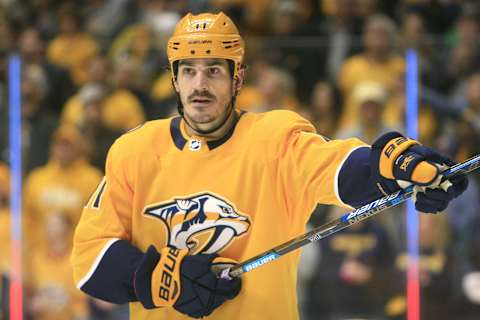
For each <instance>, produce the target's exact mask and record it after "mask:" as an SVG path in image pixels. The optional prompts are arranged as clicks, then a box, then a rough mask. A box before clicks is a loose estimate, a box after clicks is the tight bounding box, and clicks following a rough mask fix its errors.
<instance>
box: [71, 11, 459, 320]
mask: <svg viewBox="0 0 480 320" xmlns="http://www.w3.org/2000/svg"><path fill="white" fill-rule="evenodd" d="M167 54H168V58H169V61H170V65H171V72H172V80H173V85H174V87H175V90H176V91H177V94H178V97H179V101H178V106H179V113H180V116H178V117H173V118H170V119H165V120H157V121H150V122H147V123H146V124H144V125H143V126H141V127H139V128H137V129H136V130H133V131H131V132H129V133H127V134H125V135H123V136H122V137H121V138H119V139H118V140H117V141H116V142H115V143H114V144H113V146H112V147H111V149H110V151H109V155H108V158H107V162H106V176H105V179H104V180H103V181H102V182H101V183H100V185H99V186H98V188H97V190H96V192H95V193H94V194H93V196H92V197H91V199H90V201H89V202H88V203H87V205H86V207H85V209H84V212H83V214H82V218H81V221H80V223H79V225H78V227H77V230H76V234H75V239H74V249H73V253H72V263H73V267H74V274H75V280H76V282H77V286H78V287H79V288H80V289H81V290H83V291H84V292H86V293H88V294H90V295H92V296H94V297H97V298H100V299H103V300H106V301H110V302H114V303H126V302H130V312H131V319H186V318H188V317H194V318H200V317H204V316H208V319H298V311H297V300H296V295H295V292H296V288H295V286H296V267H297V263H298V259H299V252H296V253H292V254H290V255H287V256H285V257H282V258H281V259H278V260H276V261H275V262H273V263H270V264H268V265H267V266H264V267H262V268H259V269H257V270H255V271H253V272H251V273H248V275H245V276H244V277H242V279H233V280H225V279H218V278H217V277H216V275H215V274H214V273H213V272H211V271H210V270H211V268H212V265H213V264H217V263H234V262H235V261H243V260H245V259H247V258H250V257H252V256H254V255H256V254H258V253H260V252H262V251H264V250H266V249H268V248H271V247H273V246H275V245H278V244H279V243H282V242H284V241H285V240H287V239H289V238H292V237H293V236H296V235H298V234H301V233H303V232H304V227H305V223H306V221H307V220H308V219H309V215H310V213H311V212H312V209H313V208H314V207H315V205H316V204H317V203H323V204H333V205H338V206H343V207H347V208H351V207H358V206H361V205H362V204H364V203H367V202H369V201H372V200H373V199H375V198H378V197H381V196H383V195H384V194H387V193H390V192H393V191H395V190H398V189H399V188H400V186H399V183H397V181H400V180H401V181H402V182H403V183H400V184H404V183H407V182H409V183H414V184H416V185H420V186H430V188H428V189H426V191H425V192H418V193H417V195H416V206H417V208H418V209H419V210H421V211H425V212H438V211H441V210H443V209H444V208H445V207H446V206H447V204H448V202H449V201H450V200H451V199H452V198H454V197H456V196H457V195H459V194H460V193H461V192H463V190H465V188H466V187H467V180H466V178H465V177H461V178H457V179H455V180H452V181H441V178H442V177H441V175H440V174H439V169H438V166H440V165H443V164H447V165H451V161H450V160H448V159H447V158H445V157H443V156H441V155H439V154H438V153H436V152H435V151H433V150H431V149H429V148H426V147H424V146H422V145H420V144H419V143H418V142H416V141H414V140H410V139H407V138H405V137H403V136H401V135H400V134H398V133H389V134H386V135H384V136H381V137H379V138H378V140H376V142H375V143H374V144H373V145H372V146H369V145H366V144H365V143H363V142H361V141H360V140H358V139H355V138H353V139H347V140H336V141H329V140H328V139H326V138H324V137H322V136H320V135H317V134H316V133H315V130H314V128H313V126H312V125H311V124H310V123H309V122H308V121H306V120H305V119H303V118H301V117H300V116H298V115H297V114H296V113H294V112H290V111H271V112H266V113H260V114H254V113H248V112H247V113H245V112H242V111H240V110H237V109H236V108H235V97H236V96H237V94H238V92H239V90H240V88H241V86H242V82H243V80H244V77H245V70H244V67H243V64H242V63H243V57H244V42H243V40H242V38H241V37H240V35H239V33H238V30H237V28H236V27H235V25H234V24H233V22H232V21H231V20H230V19H229V18H228V17H227V16H226V15H224V14H223V13H219V14H210V13H206V14H200V15H196V16H194V15H191V14H188V15H187V16H185V17H184V18H183V19H182V20H181V21H180V22H179V23H178V25H177V27H176V29H175V31H174V34H173V36H172V38H171V39H170V40H169V42H168V49H167ZM319 272H321V270H319Z"/></svg>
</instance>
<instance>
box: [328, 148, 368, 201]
mask: <svg viewBox="0 0 480 320" xmlns="http://www.w3.org/2000/svg"><path fill="white" fill-rule="evenodd" d="M365 147H366V146H358V147H355V148H353V149H352V150H350V152H348V153H347V154H346V155H345V157H344V158H343V160H342V162H340V164H339V165H338V167H337V171H336V172H335V178H334V180H333V183H334V184H335V186H334V190H335V196H336V197H337V199H338V202H339V203H341V204H342V206H344V207H346V208H350V209H351V210H353V209H355V208H353V207H352V206H350V205H348V204H346V203H345V202H343V200H342V198H341V197H340V192H339V191H338V176H339V175H340V170H341V169H342V167H343V164H344V163H345V161H347V159H348V157H350V154H352V152H354V151H355V150H357V149H359V148H365Z"/></svg>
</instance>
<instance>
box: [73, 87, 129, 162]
mask: <svg viewBox="0 0 480 320" xmlns="http://www.w3.org/2000/svg"><path fill="white" fill-rule="evenodd" d="M79 96H80V101H81V103H82V105H83V114H84V120H83V121H82V123H81V126H80V128H81V131H82V134H83V137H84V138H85V139H86V141H87V143H88V147H89V150H88V151H89V153H88V154H89V159H90V162H91V164H92V165H94V166H95V167H97V168H98V169H99V170H102V171H103V169H104V168H105V159H106V157H107V151H108V149H109V148H110V145H111V144H112V143H113V142H114V141H115V139H116V138H118V137H119V136H120V135H121V134H122V131H119V130H113V129H111V128H110V127H109V126H108V125H107V124H106V123H105V122H104V120H103V117H102V103H103V101H104V99H105V97H106V92H105V90H104V89H103V87H102V86H101V85H98V84H91V85H88V86H84V88H83V89H82V91H81V92H80V93H79Z"/></svg>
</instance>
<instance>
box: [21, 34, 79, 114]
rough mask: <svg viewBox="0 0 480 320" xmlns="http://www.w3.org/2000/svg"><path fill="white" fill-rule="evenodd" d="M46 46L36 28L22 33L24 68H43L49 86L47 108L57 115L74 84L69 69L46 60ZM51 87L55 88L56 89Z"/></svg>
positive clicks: (70, 93) (46, 98) (46, 100)
mask: <svg viewBox="0 0 480 320" xmlns="http://www.w3.org/2000/svg"><path fill="white" fill-rule="evenodd" d="M44 46H45V44H44V42H43V40H42V38H41V36H40V34H39V32H38V31H37V30H36V29H34V28H28V29H26V30H25V31H23V32H22V33H21V35H20V38H19V49H20V54H21V56H22V62H23V65H24V68H25V66H31V65H33V66H38V67H40V68H41V69H42V70H43V72H44V74H45V76H46V83H47V86H48V88H49V90H47V92H46V96H45V102H44V104H45V108H47V109H48V111H49V112H51V113H52V114H53V115H55V116H57V115H59V114H60V111H61V109H62V107H63V104H64V103H65V101H66V100H67V98H68V97H69V96H70V95H72V94H73V92H74V86H73V83H72V80H71V79H70V75H69V73H68V71H67V70H65V69H63V68H62V67H60V66H56V65H54V64H51V63H50V62H48V61H47V60H46V58H45V50H44V49H45V48H44ZM51 88H55V90H53V89H51Z"/></svg>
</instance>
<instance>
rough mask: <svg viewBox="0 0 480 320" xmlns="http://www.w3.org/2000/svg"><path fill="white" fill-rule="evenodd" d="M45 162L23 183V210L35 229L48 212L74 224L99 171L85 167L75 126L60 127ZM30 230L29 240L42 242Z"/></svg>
mask: <svg viewBox="0 0 480 320" xmlns="http://www.w3.org/2000/svg"><path fill="white" fill-rule="evenodd" d="M50 151H51V154H50V158H49V161H48V163H47V164H46V165H45V166H42V167H40V168H38V169H35V170H34V171H32V172H31V173H30V174H29V175H28V176H27V178H26V181H25V191H24V192H25V194H24V199H25V203H24V210H25V216H27V217H29V218H30V219H31V221H32V222H33V224H34V226H38V225H41V224H43V223H45V220H46V218H47V216H48V214H49V213H51V212H62V213H65V214H67V215H68V216H69V217H70V219H71V221H72V223H74V224H76V223H77V221H78V220H79V218H80V213H81V211H82V208H83V206H84V204H85V203H86V202H87V200H88V198H89V197H90V195H91V193H92V192H93V191H94V189H95V186H97V185H98V183H99V182H100V180H101V177H102V174H101V172H100V171H99V170H98V169H96V168H94V167H92V166H91V165H90V164H88V161H87V159H86V157H85V147H84V138H83V137H82V136H81V135H80V133H79V132H78V130H77V129H76V128H74V127H67V126H62V127H59V128H58V129H57V130H56V131H55V133H54V134H53V137H52V145H51V148H50ZM39 232H40V230H38V229H35V230H31V232H30V233H29V235H32V238H31V239H30V240H33V241H35V240H42V237H41V236H40V234H38V233H39Z"/></svg>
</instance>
